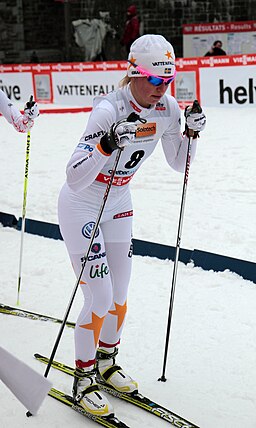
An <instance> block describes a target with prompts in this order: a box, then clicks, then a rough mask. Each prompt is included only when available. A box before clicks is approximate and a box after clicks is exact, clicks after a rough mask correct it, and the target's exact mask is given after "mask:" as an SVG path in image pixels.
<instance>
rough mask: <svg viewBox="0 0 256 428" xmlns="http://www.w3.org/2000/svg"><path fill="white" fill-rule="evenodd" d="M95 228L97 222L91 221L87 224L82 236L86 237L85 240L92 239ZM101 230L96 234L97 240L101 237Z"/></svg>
mask: <svg viewBox="0 0 256 428" xmlns="http://www.w3.org/2000/svg"><path fill="white" fill-rule="evenodd" d="M94 226H95V222H94V221H90V222H89V223H86V224H85V225H84V226H83V228H82V234H83V235H84V237H85V238H87V239H90V237H91V234H92V231H93V229H94ZM99 233H100V232H99V229H97V230H96V233H95V238H97V236H99Z"/></svg>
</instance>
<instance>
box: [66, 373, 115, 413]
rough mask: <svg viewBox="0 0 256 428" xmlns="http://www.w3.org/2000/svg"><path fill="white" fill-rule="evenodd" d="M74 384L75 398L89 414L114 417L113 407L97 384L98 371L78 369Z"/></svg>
mask: <svg viewBox="0 0 256 428" xmlns="http://www.w3.org/2000/svg"><path fill="white" fill-rule="evenodd" d="M74 375H75V379H74V383H73V390H72V393H73V398H74V400H75V401H76V402H77V403H79V404H80V405H81V406H82V407H83V408H84V409H85V410H86V411H87V412H88V413H90V414H92V415H96V416H102V417H110V416H111V417H112V416H114V410H113V406H112V405H111V404H110V402H109V401H108V399H107V398H106V397H105V395H104V393H102V392H101V391H100V390H99V387H98V385H97V383H96V370H95V369H92V370H86V369H82V368H76V370H75V373H74Z"/></svg>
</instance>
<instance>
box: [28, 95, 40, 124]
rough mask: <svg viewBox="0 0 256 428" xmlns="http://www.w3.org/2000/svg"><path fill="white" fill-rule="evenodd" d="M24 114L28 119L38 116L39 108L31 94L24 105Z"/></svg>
mask: <svg viewBox="0 0 256 428" xmlns="http://www.w3.org/2000/svg"><path fill="white" fill-rule="evenodd" d="M24 116H25V117H26V118H27V119H29V120H33V119H35V118H36V117H37V116H39V108H38V105H37V103H36V102H35V101H33V95H31V97H30V100H29V101H28V102H27V103H26V105H25V107H24Z"/></svg>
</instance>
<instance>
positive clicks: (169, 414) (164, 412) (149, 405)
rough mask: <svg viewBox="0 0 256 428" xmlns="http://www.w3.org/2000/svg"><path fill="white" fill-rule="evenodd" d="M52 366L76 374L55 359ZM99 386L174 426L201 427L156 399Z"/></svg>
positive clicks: (182, 427) (72, 369)
mask: <svg viewBox="0 0 256 428" xmlns="http://www.w3.org/2000/svg"><path fill="white" fill-rule="evenodd" d="M34 357H35V358H36V359H37V360H38V361H41V362H42V363H44V364H48V362H49V358H48V357H45V356H43V355H41V354H34ZM51 367H53V368H54V369H57V370H60V371H62V372H64V373H66V374H68V375H70V376H74V370H75V369H74V368H73V367H71V366H68V365H66V364H63V363H61V362H59V361H53V362H52V365H51ZM98 386H99V388H100V389H101V390H103V391H105V392H107V393H109V394H111V395H113V396H114V397H117V398H120V399H121V400H125V401H128V402H129V403H131V404H133V405H135V406H137V407H139V408H141V409H144V410H146V411H147V412H149V413H152V414H153V415H155V416H158V417H159V418H162V419H164V420H165V421H167V422H169V423H170V424H171V425H173V426H174V427H177V428H199V426H198V425H195V424H193V423H192V422H189V421H188V420H186V419H184V418H182V417H181V416H179V415H177V414H176V413H174V412H173V411H172V410H169V409H166V408H165V407H163V406H161V405H160V404H157V403H156V402H155V401H153V400H150V398H147V397H145V396H144V395H142V394H140V393H136V394H132V395H131V394H125V393H123V392H119V391H117V390H115V389H114V388H112V387H111V386H110V385H106V384H101V383H99V384H98Z"/></svg>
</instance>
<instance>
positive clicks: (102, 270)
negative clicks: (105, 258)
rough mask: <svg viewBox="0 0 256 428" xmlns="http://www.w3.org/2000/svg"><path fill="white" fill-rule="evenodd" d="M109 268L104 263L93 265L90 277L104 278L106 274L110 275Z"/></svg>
mask: <svg viewBox="0 0 256 428" xmlns="http://www.w3.org/2000/svg"><path fill="white" fill-rule="evenodd" d="M108 273H109V268H108V267H107V266H106V265H105V263H102V264H101V265H96V266H91V269H90V278H92V279H94V278H103V277H104V275H108Z"/></svg>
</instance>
